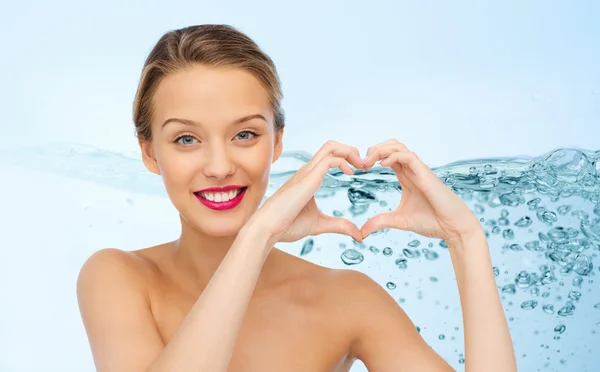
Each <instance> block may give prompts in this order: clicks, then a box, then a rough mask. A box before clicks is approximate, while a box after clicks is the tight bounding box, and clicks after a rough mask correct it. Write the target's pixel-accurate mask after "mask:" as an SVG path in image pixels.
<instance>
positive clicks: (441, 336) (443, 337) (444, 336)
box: [438, 334, 446, 340]
mask: <svg viewBox="0 0 600 372" xmlns="http://www.w3.org/2000/svg"><path fill="white" fill-rule="evenodd" d="M438 338H439V339H440V340H445V339H446V335H444V334H440V335H439V336H438Z"/></svg>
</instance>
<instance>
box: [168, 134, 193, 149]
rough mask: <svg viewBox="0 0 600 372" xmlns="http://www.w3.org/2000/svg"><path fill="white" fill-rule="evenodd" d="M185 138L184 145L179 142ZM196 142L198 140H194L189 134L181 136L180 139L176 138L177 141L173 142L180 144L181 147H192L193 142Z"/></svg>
mask: <svg viewBox="0 0 600 372" xmlns="http://www.w3.org/2000/svg"><path fill="white" fill-rule="evenodd" d="M184 138H185V139H186V140H185V141H183V143H182V142H180V141H179V140H181V139H184ZM194 140H196V138H194V137H193V136H191V135H189V134H184V135H182V136H179V137H177V138H175V140H174V141H173V142H175V143H179V144H180V145H184V146H187V145H191V144H192V143H193V142H192V141H194Z"/></svg>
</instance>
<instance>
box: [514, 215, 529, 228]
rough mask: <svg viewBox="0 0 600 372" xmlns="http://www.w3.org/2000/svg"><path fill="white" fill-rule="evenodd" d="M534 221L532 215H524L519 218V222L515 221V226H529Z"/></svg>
mask: <svg viewBox="0 0 600 372" xmlns="http://www.w3.org/2000/svg"><path fill="white" fill-rule="evenodd" d="M532 222H533V220H532V219H531V217H529V216H523V217H521V218H519V219H518V220H517V222H515V226H518V227H529V226H531V223H532Z"/></svg>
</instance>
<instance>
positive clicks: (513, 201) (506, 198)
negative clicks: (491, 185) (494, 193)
mask: <svg viewBox="0 0 600 372" xmlns="http://www.w3.org/2000/svg"><path fill="white" fill-rule="evenodd" d="M500 203H502V205H506V206H509V207H517V206H519V205H521V204H523V203H525V198H523V196H521V195H519V194H515V193H506V194H502V195H500Z"/></svg>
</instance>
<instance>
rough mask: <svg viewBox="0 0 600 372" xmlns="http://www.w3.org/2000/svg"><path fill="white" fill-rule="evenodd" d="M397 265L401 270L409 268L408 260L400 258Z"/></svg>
mask: <svg viewBox="0 0 600 372" xmlns="http://www.w3.org/2000/svg"><path fill="white" fill-rule="evenodd" d="M396 265H397V266H398V267H399V268H400V269H406V268H407V267H408V260H407V259H406V258H399V259H397V260H396Z"/></svg>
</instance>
